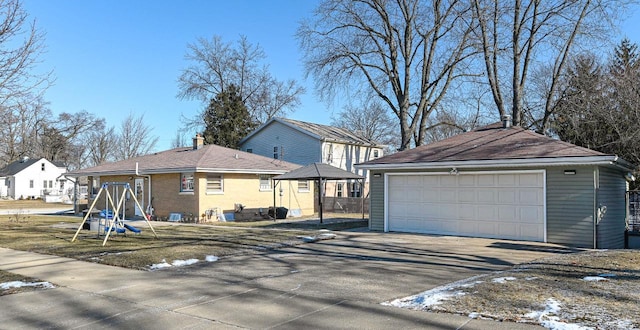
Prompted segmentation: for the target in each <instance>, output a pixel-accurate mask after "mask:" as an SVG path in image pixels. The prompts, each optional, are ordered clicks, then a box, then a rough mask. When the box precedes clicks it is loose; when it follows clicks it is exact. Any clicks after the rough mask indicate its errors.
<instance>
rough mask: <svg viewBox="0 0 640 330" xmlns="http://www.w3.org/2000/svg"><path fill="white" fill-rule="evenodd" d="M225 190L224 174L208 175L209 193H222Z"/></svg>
mask: <svg viewBox="0 0 640 330" xmlns="http://www.w3.org/2000/svg"><path fill="white" fill-rule="evenodd" d="M223 192H224V181H223V179H222V174H209V175H207V194H220V193H223Z"/></svg>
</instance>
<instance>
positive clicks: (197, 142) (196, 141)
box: [193, 133, 204, 150]
mask: <svg viewBox="0 0 640 330" xmlns="http://www.w3.org/2000/svg"><path fill="white" fill-rule="evenodd" d="M203 145H204V138H203V137H202V135H200V133H197V134H196V137H194V138H193V150H198V149H200V148H202V146H203Z"/></svg>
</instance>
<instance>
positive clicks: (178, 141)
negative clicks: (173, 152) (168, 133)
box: [171, 129, 189, 148]
mask: <svg viewBox="0 0 640 330" xmlns="http://www.w3.org/2000/svg"><path fill="white" fill-rule="evenodd" d="M188 145H189V142H187V139H186V138H185V136H184V134H183V130H181V129H179V130H177V131H176V135H175V137H174V138H173V139H171V147H172V148H180V147H186V146H188Z"/></svg>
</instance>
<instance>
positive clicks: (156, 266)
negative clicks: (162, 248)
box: [149, 259, 171, 270]
mask: <svg viewBox="0 0 640 330" xmlns="http://www.w3.org/2000/svg"><path fill="white" fill-rule="evenodd" d="M169 267H171V264H170V263H167V261H166V260H165V259H162V262H161V263H159V264H153V265H151V266H149V269H151V270H156V269H162V268H169Z"/></svg>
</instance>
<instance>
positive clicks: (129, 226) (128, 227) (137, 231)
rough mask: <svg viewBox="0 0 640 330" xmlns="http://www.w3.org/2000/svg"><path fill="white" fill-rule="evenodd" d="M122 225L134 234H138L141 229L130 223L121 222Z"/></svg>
mask: <svg viewBox="0 0 640 330" xmlns="http://www.w3.org/2000/svg"><path fill="white" fill-rule="evenodd" d="M123 226H124V228H127V229H129V230H130V231H132V232H134V233H136V234H140V232H141V231H142V230H140V229H138V228H136V227H134V226H132V225H129V224H126V223H125V224H123Z"/></svg>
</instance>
